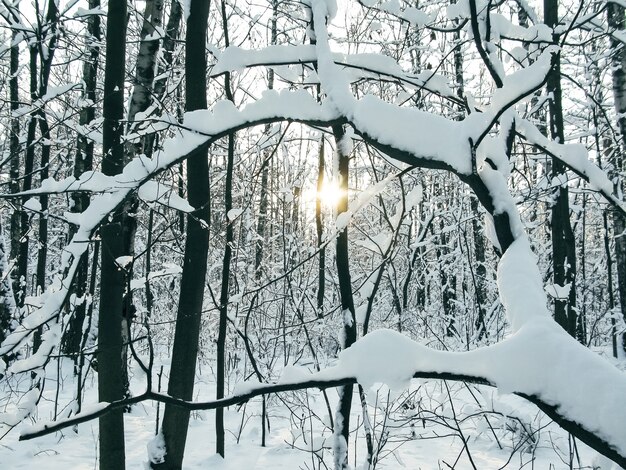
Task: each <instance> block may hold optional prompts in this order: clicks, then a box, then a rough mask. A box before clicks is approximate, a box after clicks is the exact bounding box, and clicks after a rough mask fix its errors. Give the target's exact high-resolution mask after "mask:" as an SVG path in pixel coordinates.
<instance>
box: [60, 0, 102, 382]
mask: <svg viewBox="0 0 626 470" xmlns="http://www.w3.org/2000/svg"><path fill="white" fill-rule="evenodd" d="M89 8H90V9H93V10H95V9H97V8H100V0H89ZM87 34H88V36H87V39H86V41H85V49H86V51H87V59H86V60H85V61H84V62H83V82H84V88H83V98H84V99H85V100H86V101H87V102H88V104H87V105H86V106H85V107H83V108H82V109H81V110H80V115H79V121H78V122H79V124H80V126H81V127H82V128H83V129H86V128H88V127H89V125H90V124H91V123H92V121H93V120H94V119H95V117H96V108H95V105H94V103H95V102H96V83H97V82H96V80H97V78H96V77H97V74H98V65H99V56H100V46H99V44H100V39H101V34H100V16H99V15H90V16H89V17H88V18H87ZM93 152H94V142H93V140H91V139H90V138H89V137H87V136H86V135H84V134H80V135H79V136H78V142H77V150H76V155H75V157H74V170H73V174H74V177H75V178H79V177H80V176H81V175H82V174H83V173H84V172H86V171H90V170H92V169H93ZM71 197H72V206H71V208H70V210H71V211H72V212H73V213H81V212H83V211H84V210H86V209H87V207H89V195H88V194H86V193H81V192H76V193H72V196H71ZM74 231H75V230H74V229H73V228H70V232H69V237H68V238H70V239H71V238H72V236H73V235H74ZM88 264H89V251H87V252H85V253H84V254H83V255H82V256H81V260H80V264H79V266H78V269H77V272H76V278H75V282H74V293H75V294H76V298H77V299H78V303H77V305H76V306H75V307H74V315H72V317H71V318H70V322H69V325H68V328H67V331H66V333H65V335H64V338H63V351H64V352H65V353H66V354H70V355H72V356H73V358H74V363H75V364H78V363H79V362H80V361H79V360H78V354H80V349H81V343H82V337H83V324H84V322H85V314H86V310H87V302H86V299H85V294H86V293H87V281H88V277H87V276H88ZM74 372H75V373H78V371H77V370H76V368H75V370H74Z"/></svg>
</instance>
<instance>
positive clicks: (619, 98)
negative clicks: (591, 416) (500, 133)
mask: <svg viewBox="0 0 626 470" xmlns="http://www.w3.org/2000/svg"><path fill="white" fill-rule="evenodd" d="M606 8H607V17H608V24H609V29H611V30H618V31H624V27H625V20H624V7H622V6H620V5H618V4H617V3H613V2H609V3H607V5H606ZM610 47H611V52H612V60H611V62H612V67H611V70H612V72H613V97H614V102H615V111H616V113H617V116H618V118H617V124H618V126H619V132H620V135H621V137H622V142H621V144H622V145H621V151H619V150H618V151H616V152H613V154H612V155H611V164H612V166H613V172H614V176H616V175H618V174H620V173H622V174H623V172H624V166H625V165H624V153H623V152H624V151H625V149H626V50H625V49H624V45H623V44H622V43H620V42H619V41H618V40H617V39H615V38H613V37H612V36H611V44H610ZM615 184H616V186H617V187H616V188H615V189H616V190H617V191H616V192H617V194H623V193H624V181H623V180H622V179H618V178H615ZM625 233H626V216H624V214H623V213H621V212H620V211H616V210H615V211H613V236H614V237H615V266H616V269H615V270H616V271H617V291H618V293H619V302H620V306H621V310H622V315H623V317H624V321H626V235H624V234H625ZM621 339H622V350H623V352H624V353H626V332H624V333H622V338H621Z"/></svg>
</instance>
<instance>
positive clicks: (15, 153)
mask: <svg viewBox="0 0 626 470" xmlns="http://www.w3.org/2000/svg"><path fill="white" fill-rule="evenodd" d="M18 6H19V3H16V4H15V7H14V8H18ZM17 35H18V32H17V31H15V30H14V31H13V32H12V33H11V43H12V44H14V45H13V46H12V47H11V58H10V73H11V77H10V78H9V96H10V99H11V113H14V112H15V111H17V109H18V108H19V106H20V103H19V99H20V98H19V83H18V71H19V68H20V48H19V45H18V44H15V42H16V39H17ZM9 152H10V154H11V164H10V170H9V171H10V173H9V176H10V181H9V191H10V192H11V193H17V192H19V191H20V183H19V177H20V160H21V158H20V121H19V119H18V118H17V117H12V118H11V136H10V137H9ZM16 204H17V203H16ZM20 220H21V218H20V211H19V210H13V213H12V214H11V234H10V237H11V254H10V256H9V259H10V260H11V262H15V261H16V260H17V259H18V256H19V251H20V232H21V227H20ZM11 279H12V283H13V286H12V289H13V293H14V294H13V295H15V294H16V293H18V292H19V274H17V271H16V270H13V271H12V273H11Z"/></svg>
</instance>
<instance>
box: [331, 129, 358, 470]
mask: <svg viewBox="0 0 626 470" xmlns="http://www.w3.org/2000/svg"><path fill="white" fill-rule="evenodd" d="M333 135H334V138H335V144H336V146H337V154H338V158H339V189H340V191H341V196H340V198H339V201H338V202H337V216H339V215H341V214H343V213H344V212H346V211H347V210H348V176H349V166H350V156H349V155H346V154H345V152H344V151H343V148H344V146H343V145H342V140H343V139H344V136H345V131H344V129H343V127H341V126H333ZM336 251H337V254H336V255H337V276H338V279H339V293H340V297H341V315H342V320H343V332H342V339H343V341H342V344H341V347H342V349H346V348H349V347H350V346H352V345H353V344H354V342H355V341H356V334H357V330H356V316H355V309H354V298H353V296H352V279H351V276H350V257H349V255H348V227H347V226H346V227H345V228H344V229H343V230H341V231H340V232H339V235H338V236H337V244H336ZM352 391H353V385H352V384H350V385H343V386H341V387H340V388H339V408H338V409H337V417H336V419H335V444H334V452H335V468H336V469H347V468H348V442H349V436H350V410H351V409H352Z"/></svg>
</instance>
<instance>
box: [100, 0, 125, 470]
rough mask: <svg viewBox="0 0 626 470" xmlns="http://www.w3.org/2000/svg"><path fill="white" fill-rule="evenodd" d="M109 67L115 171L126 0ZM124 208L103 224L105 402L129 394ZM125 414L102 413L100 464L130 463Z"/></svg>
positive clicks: (109, 144)
mask: <svg viewBox="0 0 626 470" xmlns="http://www.w3.org/2000/svg"><path fill="white" fill-rule="evenodd" d="M106 45H107V47H106V62H105V69H104V99H103V101H104V104H103V115H104V124H103V146H102V147H103V148H102V150H103V158H102V172H103V173H104V174H105V175H109V176H113V175H117V174H119V173H121V171H122V168H123V165H124V146H123V143H122V135H123V132H124V126H123V124H122V119H123V118H124V72H125V64H126V58H125V56H126V1H125V0H109V7H108V12H107V34H106ZM124 210H125V208H122V209H119V210H117V211H116V212H115V213H114V214H113V217H112V218H110V219H109V221H108V222H107V223H106V224H105V225H103V226H102V228H101V229H100V236H101V240H102V267H101V274H100V311H99V317H98V355H97V359H98V391H99V400H100V401H101V402H111V401H115V400H121V399H122V398H124V384H123V373H122V370H123V369H125V364H124V363H123V361H122V320H123V310H124V289H125V285H126V282H125V275H124V269H123V268H121V267H120V266H119V265H118V263H117V262H116V259H117V258H119V257H120V256H122V255H124V254H125V253H124V251H125V250H124V244H125V243H124V230H125V225H126V221H125V217H124ZM124 453H125V452H124V418H123V414H122V410H121V409H117V410H115V411H113V412H111V413H109V414H107V415H104V416H102V417H100V468H101V469H113V468H115V469H119V470H123V469H124V468H125V455H124Z"/></svg>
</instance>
